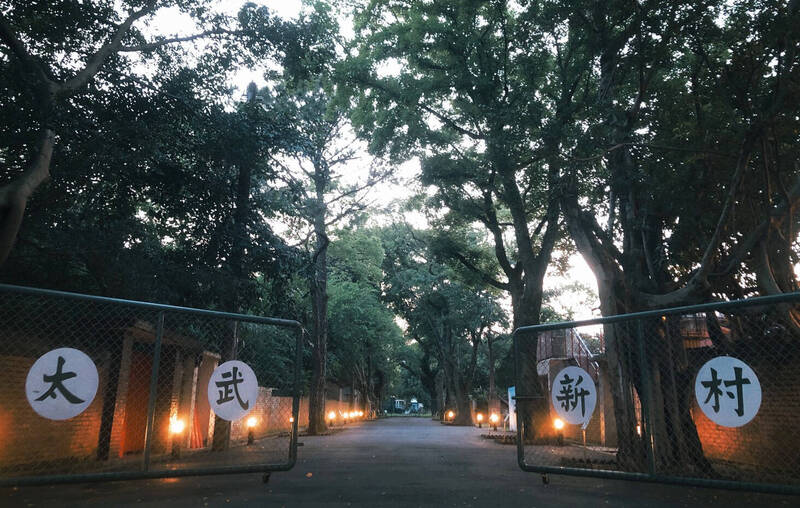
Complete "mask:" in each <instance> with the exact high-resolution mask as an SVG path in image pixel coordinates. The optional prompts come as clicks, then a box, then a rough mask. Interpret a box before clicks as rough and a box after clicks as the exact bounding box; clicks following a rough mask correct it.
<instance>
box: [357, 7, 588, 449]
mask: <svg viewBox="0 0 800 508" xmlns="http://www.w3.org/2000/svg"><path fill="white" fill-rule="evenodd" d="M536 12H538V7H537V6H528V9H527V10H523V11H522V12H520V11H519V9H515V8H512V7H511V6H510V5H509V4H508V3H507V2H505V1H477V0H476V1H469V2H459V3H457V4H453V3H449V4H447V3H436V2H434V3H424V4H423V3H419V2H388V1H383V2H371V3H370V4H369V5H368V6H367V7H365V8H363V9H361V10H358V11H357V12H356V19H357V23H356V28H357V32H356V33H357V38H356V43H357V47H358V53H357V54H358V56H357V57H352V58H351V59H350V61H349V64H348V66H347V67H346V68H345V72H346V73H347V76H348V78H349V79H350V80H351V82H352V83H354V85H355V86H357V87H358V90H359V91H358V95H357V104H358V106H359V108H358V110H357V112H356V113H355V114H354V123H355V124H356V125H357V126H358V128H359V129H360V132H362V133H363V134H364V135H369V136H370V137H371V139H372V141H371V148H372V149H373V150H374V151H377V152H383V151H386V152H388V153H390V154H391V155H393V156H395V157H399V158H402V157H409V156H411V155H417V156H419V157H420V159H421V162H422V170H423V178H422V181H423V183H424V184H426V185H434V186H435V187H436V188H437V194H436V196H435V199H434V203H435V204H436V206H439V207H447V210H448V211H449V212H448V213H447V214H446V216H445V217H444V218H443V219H444V220H443V225H446V227H447V232H448V233H449V234H447V235H444V236H443V238H444V239H447V240H448V242H449V243H450V245H449V246H448V247H447V248H446V249H444V250H446V251H448V252H449V253H450V255H451V256H452V257H454V258H455V259H458V260H459V261H460V262H461V263H462V264H464V266H466V267H468V268H469V269H471V270H473V271H474V272H476V273H477V274H478V275H479V276H480V277H481V278H482V279H483V281H484V282H485V283H487V284H490V285H491V286H493V287H495V288H498V289H501V290H503V291H507V292H508V293H509V295H510V296H511V301H512V308H513V325H514V327H519V326H523V325H532V324H537V323H539V315H540V311H541V304H542V281H543V278H544V275H545V272H546V270H547V267H548V264H549V262H550V258H551V255H552V252H553V249H554V246H555V244H556V242H557V240H558V238H559V235H560V224H559V206H560V201H559V198H558V196H559V181H558V180H559V175H560V168H561V164H562V160H561V158H560V157H559V140H560V135H561V133H560V130H561V129H562V128H563V124H567V123H568V122H567V120H568V119H569V118H570V115H571V114H572V112H571V110H561V109H558V110H556V111H551V107H550V105H549V103H547V102H546V101H544V100H542V96H543V95H545V91H546V92H548V93H549V92H550V91H551V90H550V89H551V88H553V86H552V85H551V84H550V83H549V82H548V76H549V72H550V71H551V69H553V68H556V67H559V66H560V68H562V69H569V70H570V71H572V70H573V69H572V68H573V67H574V66H575V63H573V60H574V58H573V57H572V56H570V55H571V53H569V52H568V53H567V54H566V55H565V56H563V57H562V55H557V56H556V55H553V54H552V52H551V45H552V44H553V43H558V41H559V39H558V38H556V39H555V40H554V39H553V38H552V37H551V34H550V33H549V32H547V30H548V29H550V26H549V24H548V23H542V22H541V19H539V18H536V17H535V16H533V15H531V13H536ZM547 21H549V20H547ZM570 40H571V39H570ZM393 62H394V63H399V64H400V65H401V68H400V69H399V70H397V71H396V72H392V73H388V74H387V73H386V72H385V71H384V70H383V69H384V68H385V67H386V66H388V65H389V64H391V63H393ZM582 72H584V69H578V70H577V71H575V74H576V75H577V77H576V79H575V81H574V82H573V83H571V84H570V85H569V86H565V87H562V88H560V89H557V90H555V92H557V93H558V94H560V95H562V96H563V97H562V99H563V100H562V102H566V101H567V100H569V99H571V97H572V96H573V95H574V94H575V92H576V90H577V85H578V83H580V80H581V76H582V74H581V73H582ZM388 112H390V113H388ZM551 114H553V115H554V116H555V117H556V118H557V119H558V122H555V123H547V122H545V120H546V119H547V118H549V116H550V115H551ZM474 223H478V224H480V225H481V226H482V227H483V228H485V233H484V234H485V236H487V237H488V239H489V241H491V243H492V244H493V251H494V255H495V257H496V261H495V262H494V263H491V264H488V265H487V264H485V263H483V264H482V263H479V262H478V261H479V260H478V259H476V258H475V257H474V256H473V255H472V254H473V251H472V249H470V248H469V245H468V242H466V241H463V240H462V239H463V233H464V231H465V230H467V229H468V228H469V227H470V226H471V225H472V224H474ZM528 346H530V347H528ZM522 354H523V356H524V358H525V360H524V361H523V362H522V363H521V365H522V366H523V369H524V371H525V372H524V373H523V378H524V379H527V380H528V381H527V382H526V386H527V392H530V393H529V394H528V395H531V396H533V397H534V398H533V399H532V400H537V401H538V400H545V399H543V398H542V397H539V396H540V395H542V387H541V386H540V383H539V382H538V374H537V373H536V347H535V344H533V343H527V342H526V343H525V344H523V348H522ZM520 389H521V391H522V392H525V391H526V389H525V388H524V387H521V388H520ZM520 410H521V411H522V418H523V420H526V421H531V420H532V419H533V418H534V416H533V414H532V413H531V414H528V411H529V410H530V411H532V412H534V413H536V414H537V415H538V416H537V417H536V421H537V425H536V426H535V427H534V426H533V425H529V426H528V427H527V432H528V434H527V436H528V437H529V438H532V437H533V435H534V433H540V434H541V433H544V432H548V431H550V426H549V425H548V424H547V420H548V418H547V407H546V406H545V405H544V404H538V405H536V406H535V407H534V406H533V405H531V406H529V405H525V404H523V405H522V406H521V407H520Z"/></svg>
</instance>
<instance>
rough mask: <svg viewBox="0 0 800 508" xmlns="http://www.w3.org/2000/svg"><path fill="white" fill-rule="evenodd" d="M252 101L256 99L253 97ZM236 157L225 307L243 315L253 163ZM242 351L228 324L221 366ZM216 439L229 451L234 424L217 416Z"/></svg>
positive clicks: (216, 446) (216, 444)
mask: <svg viewBox="0 0 800 508" xmlns="http://www.w3.org/2000/svg"><path fill="white" fill-rule="evenodd" d="M250 100H255V98H254V97H252V98H251V99H250ZM236 155H238V154H234V158H236V159H239V160H240V161H242V162H240V163H239V164H237V166H238V169H239V174H238V178H237V181H236V209H235V210H234V212H233V244H232V247H231V257H230V264H229V269H230V274H229V276H228V281H227V287H226V288H225V292H226V300H227V301H226V302H225V303H224V304H223V305H224V306H225V310H227V311H228V312H233V313H239V312H241V309H240V308H239V301H240V294H239V293H240V292H241V286H242V282H243V281H244V279H245V277H246V273H245V269H244V253H245V248H246V246H247V224H248V222H249V218H250V208H251V202H250V189H251V186H252V176H253V168H252V167H251V165H250V164H249V162H246V161H243V159H244V158H239V157H237V156H236ZM237 350H238V326H237V323H236V322H229V323H227V336H226V337H225V339H224V342H223V345H222V350H221V351H220V353H221V355H220V361H221V363H224V362H227V361H229V360H235V359H236V355H237ZM214 418H215V420H214V436H213V439H212V443H213V444H212V449H213V450H217V451H222V450H227V449H228V448H229V447H230V435H231V422H229V421H228V420H225V419H223V418H220V417H219V416H215V417H214Z"/></svg>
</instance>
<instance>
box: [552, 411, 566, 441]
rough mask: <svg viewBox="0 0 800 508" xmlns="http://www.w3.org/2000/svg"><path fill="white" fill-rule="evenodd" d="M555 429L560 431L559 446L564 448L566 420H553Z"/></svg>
mask: <svg viewBox="0 0 800 508" xmlns="http://www.w3.org/2000/svg"><path fill="white" fill-rule="evenodd" d="M553 427H555V428H556V430H557V431H558V438H557V439H558V441H557V442H558V446H564V420H562V419H561V418H556V419H555V420H553Z"/></svg>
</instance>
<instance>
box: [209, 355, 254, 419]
mask: <svg viewBox="0 0 800 508" xmlns="http://www.w3.org/2000/svg"><path fill="white" fill-rule="evenodd" d="M222 378H223V381H217V382H216V385H217V388H220V390H219V399H217V404H222V403H224V402H230V401H232V400H233V396H234V395H236V400H237V401H238V402H239V406H241V408H242V409H247V408H249V407H250V401H243V400H242V397H241V396H240V395H239V384H240V383H242V382H244V376H243V375H242V373H241V372H239V368H238V367H235V366H234V367H233V369H232V370H231V371H229V372H223V373H222ZM226 379H227V381H226Z"/></svg>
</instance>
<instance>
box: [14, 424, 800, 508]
mask: <svg viewBox="0 0 800 508" xmlns="http://www.w3.org/2000/svg"><path fill="white" fill-rule="evenodd" d="M481 432H482V431H480V430H478V429H473V428H465V427H446V426H443V425H440V424H439V423H437V422H432V421H430V420H427V419H417V418H389V419H385V420H380V421H376V422H365V423H361V424H356V425H351V426H349V427H348V428H347V429H345V430H343V431H342V432H339V433H336V434H334V435H331V436H322V437H305V438H302V441H303V442H304V443H305V446H303V447H302V448H300V449H299V452H300V453H299V460H298V463H297V466H296V467H295V468H294V470H292V471H290V472H287V473H275V474H273V475H272V480H271V481H270V483H269V484H268V485H264V484H262V483H261V477H260V475H237V476H225V477H203V478H182V479H177V480H152V481H150V480H148V481H133V482H114V483H105V484H90V485H62V486H53V487H38V488H34V487H25V488H20V489H17V490H13V491H12V490H11V489H2V490H0V505H2V506H24V507H27V506H58V507H68V506H97V507H100V506H103V507H106V506H129V505H133V506H159V507H161V506H166V507H169V508H178V507H184V506H185V507H189V506H192V507H194V506H201V507H202V506H276V507H279V506H286V507H312V506H325V507H345V506H368V507H373V506H403V507H406V506H436V507H445V506H459V507H461V506H474V507H495V506H520V507H525V506H538V507H542V506H553V507H560V508H561V507H566V506H592V507H594V506H603V505H606V506H637V507H638V506H720V507H725V508H732V507H736V506H747V507H750V508H752V507H753V506H757V505H759V504H760V505H762V506H770V507H775V506H777V507H780V506H797V505H798V501H800V500H799V499H798V498H792V497H782V496H772V495H757V494H748V493H741V492H728V491H718V490H711V489H696V488H686V487H673V486H664V485H653V484H642V483H631V482H622V481H611V480H596V479H587V478H571V477H556V476H553V477H551V482H550V484H549V485H546V486H545V485H542V482H541V480H540V477H539V475H536V474H531V473H523V472H522V471H520V470H519V469H518V468H517V465H516V462H515V448H514V447H513V446H504V445H499V444H496V443H493V442H488V441H486V440H483V439H481V438H480V437H479V434H480V433H481Z"/></svg>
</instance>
